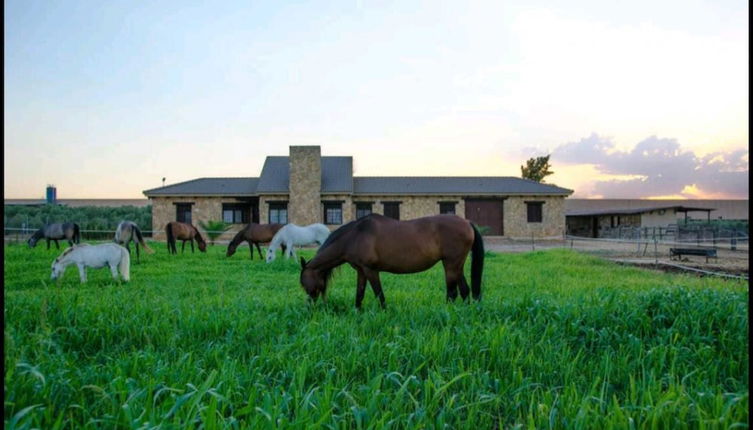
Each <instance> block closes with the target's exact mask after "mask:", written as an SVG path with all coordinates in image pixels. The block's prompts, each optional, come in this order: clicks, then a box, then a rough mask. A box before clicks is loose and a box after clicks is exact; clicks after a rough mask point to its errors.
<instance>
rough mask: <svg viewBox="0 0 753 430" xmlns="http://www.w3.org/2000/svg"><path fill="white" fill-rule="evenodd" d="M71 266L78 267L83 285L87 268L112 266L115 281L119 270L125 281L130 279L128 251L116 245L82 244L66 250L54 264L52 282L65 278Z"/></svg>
mask: <svg viewBox="0 0 753 430" xmlns="http://www.w3.org/2000/svg"><path fill="white" fill-rule="evenodd" d="M71 264H75V265H76V266H77V267H78V274H79V276H80V278H81V283H84V282H86V268H87V267H93V268H95V269H99V268H102V267H105V266H110V272H112V277H113V279H118V270H120V276H122V277H123V280H124V281H128V280H129V279H130V270H131V269H130V268H131V258H130V257H129V255H128V250H126V249H125V248H123V247H122V246H120V245H117V244H115V243H103V244H101V245H87V244H81V245H76V246H73V247H70V248H68V249H66V250H65V251H63V253H62V254H60V256H59V257H58V258H56V259H55V261H53V262H52V274H51V275H50V277H51V278H52V280H53V281H54V280H56V279H58V278H59V277H61V276H63V273H65V269H66V267H68V266H70V265H71Z"/></svg>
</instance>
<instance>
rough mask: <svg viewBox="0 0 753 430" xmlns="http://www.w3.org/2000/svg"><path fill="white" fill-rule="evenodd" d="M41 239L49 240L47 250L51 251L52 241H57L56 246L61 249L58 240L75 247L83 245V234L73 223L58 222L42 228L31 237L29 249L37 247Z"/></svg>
mask: <svg viewBox="0 0 753 430" xmlns="http://www.w3.org/2000/svg"><path fill="white" fill-rule="evenodd" d="M39 239H47V249H50V241H51V240H54V241H55V246H56V247H57V249H60V244H59V243H58V240H60V239H66V240H68V245H70V246H73V244H74V243H81V233H80V231H79V228H78V224H76V223H73V222H62V223H61V222H57V223H53V224H47V225H46V226H44V227H42V228H40V229H39V230H37V231H36V232H34V234H32V235H31V237H30V238H29V241H28V242H27V243H28V244H29V248H34V247H35V246H37V241H39Z"/></svg>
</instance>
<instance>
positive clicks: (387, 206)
mask: <svg viewBox="0 0 753 430" xmlns="http://www.w3.org/2000/svg"><path fill="white" fill-rule="evenodd" d="M383 204H384V216H386V217H389V218H393V219H398V220H399V219H400V202H383Z"/></svg>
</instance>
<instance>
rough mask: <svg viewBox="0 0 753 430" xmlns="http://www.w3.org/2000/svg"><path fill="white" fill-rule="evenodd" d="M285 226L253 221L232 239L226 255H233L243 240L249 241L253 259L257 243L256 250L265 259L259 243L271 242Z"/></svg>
mask: <svg viewBox="0 0 753 430" xmlns="http://www.w3.org/2000/svg"><path fill="white" fill-rule="evenodd" d="M284 226H285V224H257V223H254V222H252V223H250V224H249V225H247V226H246V227H245V228H244V229H243V230H241V231H239V232H238V234H236V235H235V237H234V238H233V240H231V241H230V244H229V245H228V246H227V253H226V254H225V255H226V256H228V257H230V256H231V255H233V254H235V250H236V248H238V245H239V244H240V243H241V242H243V241H246V242H248V247H249V249H250V250H251V259H252V260H253V259H254V245H256V250H257V251H259V258H261V259H263V258H264V257H263V256H262V255H261V248H260V247H259V244H260V243H269V241H271V240H272V238H273V237H274V236H275V233H277V231H279V230H280V229H281V228H282V227H284ZM283 252H284V250H283Z"/></svg>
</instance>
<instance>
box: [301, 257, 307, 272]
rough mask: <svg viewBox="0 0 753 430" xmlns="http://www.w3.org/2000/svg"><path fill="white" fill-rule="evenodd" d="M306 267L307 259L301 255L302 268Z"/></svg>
mask: <svg viewBox="0 0 753 430" xmlns="http://www.w3.org/2000/svg"><path fill="white" fill-rule="evenodd" d="M305 268H306V260H304V259H303V257H301V269H305Z"/></svg>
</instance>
